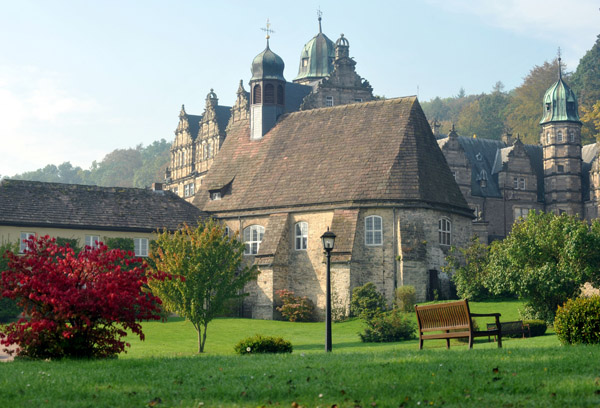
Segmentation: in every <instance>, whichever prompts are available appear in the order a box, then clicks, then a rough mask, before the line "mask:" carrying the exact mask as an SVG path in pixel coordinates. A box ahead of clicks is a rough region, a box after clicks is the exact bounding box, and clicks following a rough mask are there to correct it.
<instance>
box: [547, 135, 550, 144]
mask: <svg viewBox="0 0 600 408" xmlns="http://www.w3.org/2000/svg"><path fill="white" fill-rule="evenodd" d="M546 143H548V144H550V132H546Z"/></svg>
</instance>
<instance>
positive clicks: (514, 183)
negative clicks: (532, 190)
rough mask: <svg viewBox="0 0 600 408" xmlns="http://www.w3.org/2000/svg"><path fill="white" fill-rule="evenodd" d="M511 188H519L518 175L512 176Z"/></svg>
mask: <svg viewBox="0 0 600 408" xmlns="http://www.w3.org/2000/svg"><path fill="white" fill-rule="evenodd" d="M513 188H514V189H515V190H518V189H519V178H518V177H513Z"/></svg>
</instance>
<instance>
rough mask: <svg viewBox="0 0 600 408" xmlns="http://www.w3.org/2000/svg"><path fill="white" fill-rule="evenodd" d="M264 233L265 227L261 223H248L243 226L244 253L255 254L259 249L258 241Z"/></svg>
mask: <svg viewBox="0 0 600 408" xmlns="http://www.w3.org/2000/svg"><path fill="white" fill-rule="evenodd" d="M264 235H265V227H263V226H262V225H256V224H254V225H249V226H247V227H246V228H244V245H246V249H245V250H244V255H256V254H258V251H259V250H260V243H261V242H262V240H263V237H264Z"/></svg>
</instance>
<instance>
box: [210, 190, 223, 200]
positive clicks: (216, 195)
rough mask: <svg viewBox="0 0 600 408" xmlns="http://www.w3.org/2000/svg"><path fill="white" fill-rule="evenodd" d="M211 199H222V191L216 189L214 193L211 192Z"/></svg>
mask: <svg viewBox="0 0 600 408" xmlns="http://www.w3.org/2000/svg"><path fill="white" fill-rule="evenodd" d="M210 199H211V200H212V201H215V200H220V199H221V192H220V191H215V192H214V193H210Z"/></svg>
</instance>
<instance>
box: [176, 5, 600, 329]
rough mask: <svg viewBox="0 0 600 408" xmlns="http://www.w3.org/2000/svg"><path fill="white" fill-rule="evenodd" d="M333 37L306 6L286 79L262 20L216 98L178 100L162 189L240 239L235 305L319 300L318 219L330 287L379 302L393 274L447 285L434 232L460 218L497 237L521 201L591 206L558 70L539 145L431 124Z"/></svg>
mask: <svg viewBox="0 0 600 408" xmlns="http://www.w3.org/2000/svg"><path fill="white" fill-rule="evenodd" d="M349 48H350V44H349V41H348V39H347V38H346V37H344V36H343V35H341V36H340V38H339V39H338V40H337V41H336V42H335V43H333V42H332V41H331V40H330V39H329V38H327V36H325V34H323V32H322V29H321V18H320V17H319V32H318V34H317V35H315V36H314V37H313V38H312V39H311V40H310V41H309V42H308V43H306V45H305V46H304V48H303V49H302V52H301V57H300V64H299V70H298V75H297V76H296V78H295V79H294V80H293V81H292V82H288V81H287V80H286V79H285V78H284V76H283V70H284V62H283V60H282V59H281V58H280V57H279V56H278V55H277V54H276V53H275V52H273V51H272V50H271V49H270V44H269V36H268V35H267V45H266V48H265V49H264V51H262V52H261V53H259V54H258V55H257V56H256V57H255V58H254V60H253V61H252V64H251V72H252V77H251V79H250V81H249V84H248V85H249V91H246V89H245V88H244V86H243V82H242V81H240V84H239V87H238V91H237V98H236V101H235V103H234V105H233V106H232V107H227V106H221V105H219V103H218V98H217V96H216V94H215V93H214V91H213V90H212V89H211V91H210V93H209V94H208V95H207V97H206V107H205V111H204V112H203V114H202V115H191V114H188V113H187V112H186V111H185V108H184V107H183V106H182V108H181V112H180V115H179V123H178V126H177V129H176V131H175V140H174V142H173V144H172V147H171V161H170V165H169V167H168V169H167V172H166V188H167V189H169V190H171V191H173V192H175V193H177V194H178V195H180V196H182V197H184V198H186V199H187V200H188V201H190V202H192V203H193V204H194V205H195V206H197V207H198V208H200V209H201V210H203V211H205V212H207V213H209V214H211V215H213V216H215V217H217V218H219V219H220V220H222V222H224V223H225V225H226V226H227V229H228V231H229V233H238V234H239V236H240V238H241V239H242V240H243V242H244V243H245V244H246V257H245V259H246V262H248V263H254V264H256V265H258V267H259V269H260V275H259V277H258V279H257V281H256V282H253V283H251V284H249V285H248V287H247V288H246V291H247V292H248V293H249V296H248V297H247V298H246V300H245V301H244V305H243V311H242V315H244V316H247V317H254V318H263V319H273V318H278V313H277V311H276V306H277V304H278V301H279V300H278V297H277V294H276V293H277V291H278V290H280V289H291V290H293V291H294V292H295V293H296V294H297V295H301V296H308V297H309V298H310V299H311V300H312V301H313V302H314V303H315V305H316V306H317V310H318V311H319V312H320V313H322V312H323V309H324V306H325V274H326V270H325V264H324V255H323V248H322V244H321V241H320V236H321V234H323V233H324V232H325V231H326V230H327V228H330V229H331V231H333V232H334V233H335V234H336V236H337V238H336V244H335V248H334V250H333V252H332V269H331V271H332V286H333V293H334V299H335V302H337V303H338V305H337V306H338V307H342V308H346V309H348V306H349V300H350V294H351V292H352V289H353V288H354V287H356V286H359V285H363V284H365V283H366V282H373V283H375V285H376V286H377V287H378V289H379V290H380V291H381V292H382V293H383V294H384V295H385V297H386V299H387V300H388V301H389V302H391V301H392V299H393V297H394V293H395V289H396V288H397V287H399V286H403V285H412V286H414V287H415V289H416V295H417V300H418V301H424V300H427V299H432V298H433V297H434V295H435V294H436V293H440V294H441V295H442V296H444V295H445V296H447V295H448V294H449V284H448V280H447V277H446V275H445V274H443V273H440V271H441V267H442V266H443V265H444V263H445V261H444V258H445V256H446V255H447V252H448V250H449V249H450V246H452V245H455V246H459V247H460V246H466V245H467V244H468V242H469V239H470V237H471V236H472V235H473V233H477V234H478V235H479V236H480V237H481V238H482V239H488V240H492V239H496V238H500V237H503V236H505V235H506V234H507V233H508V231H509V230H510V225H512V223H513V221H514V220H515V219H517V218H518V217H519V216H526V215H527V212H528V211H529V210H530V209H543V210H546V211H555V212H559V213H560V212H563V211H564V212H567V213H569V214H576V213H577V214H584V209H585V211H586V212H585V215H586V217H595V216H596V212H597V211H596V210H595V208H596V207H595V206H594V205H592V204H589V205H588V202H587V201H585V200H586V197H587V195H586V194H588V195H589V191H592V194H591V195H592V196H593V197H596V194H597V193H596V191H597V190H598V188H596V187H593V186H598V182H599V179H598V170H597V168H598V165H597V161H594V160H590V158H595V156H596V154H595V152H596V150H595V149H596V148H595V145H594V146H593V147H587V146H586V147H584V149H583V155H584V157H586V159H585V160H582V148H581V142H580V127H581V123H580V121H579V117H578V114H577V102H576V100H575V97H574V95H573V93H572V91H571V90H570V89H569V88H568V86H567V85H566V83H565V82H564V81H563V80H562V78H559V80H558V82H557V83H556V84H554V85H553V86H552V87H551V88H550V89H549V90H548V92H547V93H546V97H545V101H544V103H545V105H544V106H545V109H546V110H545V114H544V118H543V119H542V122H541V125H542V129H543V131H542V132H543V133H542V135H543V137H542V139H541V142H542V146H526V145H523V144H522V143H521V142H520V140H518V138H517V140H515V141H514V143H512V144H510V145H509V144H508V143H507V142H501V141H493V140H485V139H469V138H464V137H459V136H458V135H457V134H456V132H454V131H452V132H450V134H449V135H448V136H447V137H445V138H439V137H438V138H437V139H436V137H435V136H434V133H433V132H432V130H431V127H430V125H429V123H428V122H427V119H426V117H425V115H424V113H423V111H422V109H421V107H420V105H419V102H418V100H417V99H416V97H404V98H396V99H387V100H376V98H375V97H374V96H373V91H372V88H371V86H370V85H369V83H368V81H366V80H364V79H362V78H361V77H360V76H359V75H358V74H357V73H356V62H355V61H354V60H353V59H352V58H350V53H349ZM586 160H587V161H586ZM582 164H583V165H582ZM592 167H593V168H594V169H595V170H590V169H591V168H592ZM586 171H587V173H586ZM584 174H589V180H590V181H587V180H588V179H586V178H585V177H584V176H583V175H584ZM586 186H587V187H586ZM585 188H588V190H586V191H583V190H584V189H585ZM588 201H589V198H588ZM594 202H595V201H594Z"/></svg>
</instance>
